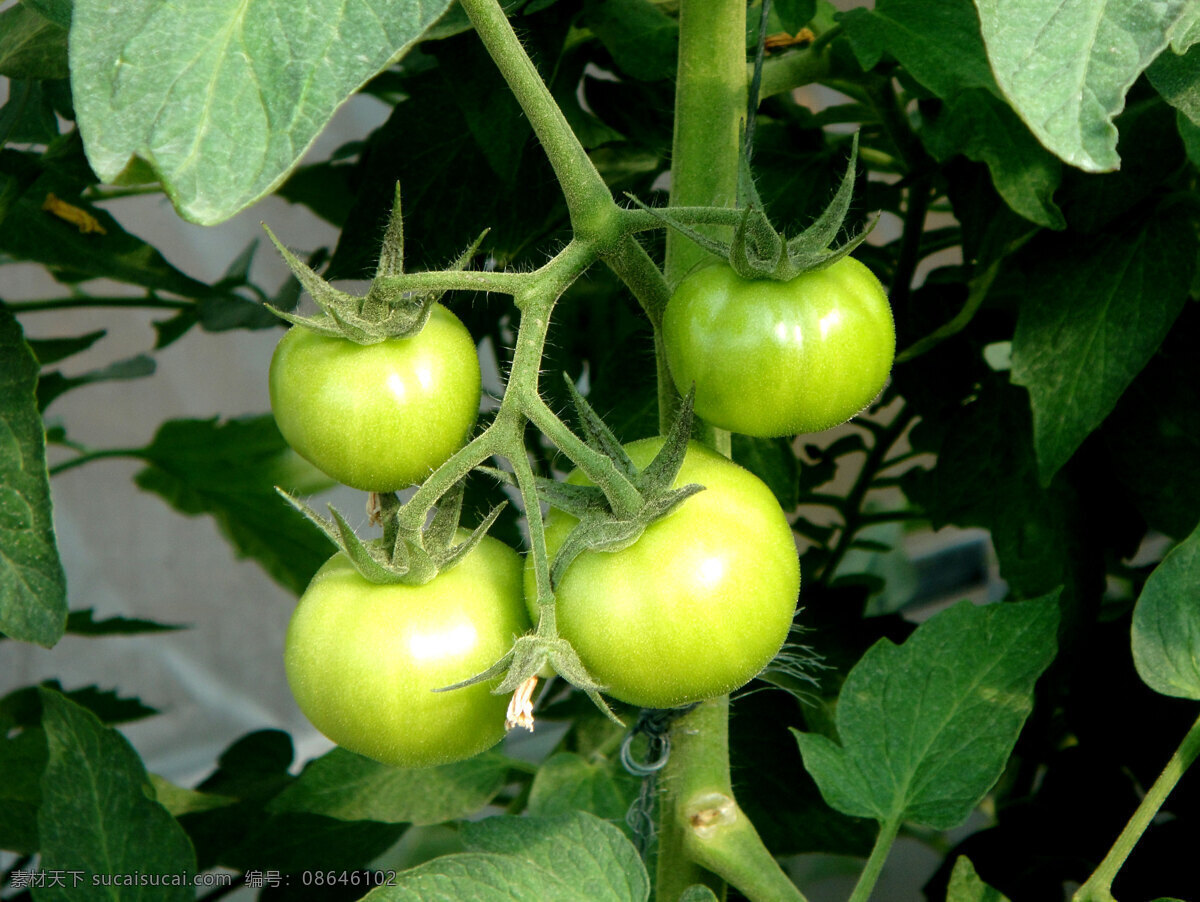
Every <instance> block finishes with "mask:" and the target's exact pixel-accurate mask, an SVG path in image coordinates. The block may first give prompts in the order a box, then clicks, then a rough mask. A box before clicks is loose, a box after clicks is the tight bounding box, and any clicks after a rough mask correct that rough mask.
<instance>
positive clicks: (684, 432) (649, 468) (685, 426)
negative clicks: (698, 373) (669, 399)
mask: <svg viewBox="0 0 1200 902" xmlns="http://www.w3.org/2000/svg"><path fill="white" fill-rule="evenodd" d="M695 399H696V386H694V385H693V386H692V387H691V388H689V389H688V391H687V394H686V395H684V396H683V398H681V399H680V401H679V408H678V409H677V410H676V411H675V419H674V420H672V421H671V428H670V429H668V430H667V434H666V437H665V438H664V440H663V446H662V447H661V448H659V449H658V453H657V454H655V455H654V460H652V461H650V463H648V464H646V467H645V469H643V470H642V472H641V473H639V474H638V475H637V477H636V478H635V479H634V485H635V486H637V488H638V491H640V492H642V494H643V495H647V494H658V493H663V492H666V491H668V490H669V489H670V488H671V486H672V485H674V483H675V477H676V476H678V475H679V471H680V469H681V468H682V467H683V459H684V457H686V456H687V447H688V441H689V440H690V439H691V437H692V408H693V404H694V403H695Z"/></svg>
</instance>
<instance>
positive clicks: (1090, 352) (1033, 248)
mask: <svg viewBox="0 0 1200 902" xmlns="http://www.w3.org/2000/svg"><path fill="white" fill-rule="evenodd" d="M1028 249H1029V250H1030V255H1029V257H1028V258H1024V257H1023V258H1022V259H1023V260H1025V261H1027V262H1026V265H1025V267H1024V269H1023V274H1024V277H1025V293H1024V294H1023V296H1022V297H1021V300H1020V311H1019V313H1018V316H1017V327H1016V333H1015V334H1014V336H1013V345H1012V380H1013V382H1014V383H1016V384H1017V385H1023V386H1025V387H1026V388H1028V389H1029V395H1030V404H1031V407H1032V409H1033V432H1034V448H1035V450H1036V452H1037V459H1038V472H1039V476H1040V478H1041V481H1042V484H1043V485H1046V484H1048V483H1049V481H1050V478H1051V477H1052V476H1053V475H1054V474H1055V473H1056V472H1057V471H1058V469H1059V468H1060V467H1061V466H1062V465H1063V464H1065V463H1066V462H1067V461H1068V460H1069V459H1070V458H1071V456H1072V455H1073V454H1074V453H1075V450H1076V448H1078V447H1079V445H1080V444H1081V443H1082V442H1083V440H1084V439H1085V438H1087V436H1088V435H1089V434H1091V432H1092V431H1093V430H1094V429H1096V428H1097V427H1098V426H1099V425H1100V423H1101V422H1102V421H1103V420H1104V418H1105V417H1106V416H1107V415H1108V413H1109V411H1111V410H1112V409H1113V406H1114V405H1115V404H1116V403H1117V399H1118V398H1120V396H1121V393H1122V392H1124V391H1125V389H1126V387H1128V385H1129V384H1130V382H1132V381H1133V379H1134V377H1135V376H1136V375H1137V374H1138V373H1139V372H1140V371H1141V369H1142V368H1143V367H1144V366H1145V365H1146V362H1147V361H1148V360H1149V359H1150V356H1151V355H1152V354H1153V353H1154V351H1155V349H1156V348H1157V347H1158V346H1159V344H1160V343H1161V342H1162V340H1163V338H1164V337H1165V336H1166V334H1167V332H1168V331H1169V330H1170V328H1171V324H1172V323H1173V322H1174V321H1175V318H1176V316H1178V315H1179V312H1180V310H1182V309H1183V304H1184V302H1185V301H1186V300H1187V295H1188V290H1189V288H1190V287H1191V283H1192V272H1193V270H1194V269H1195V263H1196V238H1195V235H1194V234H1193V233H1192V231H1191V227H1190V225H1189V224H1188V221H1187V218H1186V217H1185V216H1183V215H1182V214H1181V213H1180V212H1179V211H1177V210H1176V211H1163V212H1160V213H1158V214H1157V215H1154V216H1152V217H1150V218H1149V219H1148V220H1147V221H1143V222H1136V221H1135V222H1133V223H1131V224H1130V225H1129V226H1127V227H1125V228H1124V229H1120V230H1117V231H1111V232H1108V233H1105V234H1103V235H1099V236H1095V235H1087V236H1077V235H1070V236H1065V237H1063V238H1061V239H1057V238H1047V239H1046V240H1044V241H1037V242H1035V243H1033V244H1031V245H1029V246H1028Z"/></svg>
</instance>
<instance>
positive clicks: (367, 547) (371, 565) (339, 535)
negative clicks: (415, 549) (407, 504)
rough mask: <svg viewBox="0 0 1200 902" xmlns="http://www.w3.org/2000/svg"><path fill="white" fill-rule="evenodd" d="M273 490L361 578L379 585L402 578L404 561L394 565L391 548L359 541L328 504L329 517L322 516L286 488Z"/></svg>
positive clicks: (392, 583) (406, 570)
mask: <svg viewBox="0 0 1200 902" xmlns="http://www.w3.org/2000/svg"><path fill="white" fill-rule="evenodd" d="M275 491H277V492H278V493H279V494H280V495H282V496H283V498H284V499H285V500H286V501H287V502H288V503H289V504H290V505H292V507H294V508H296V510H298V511H300V513H302V514H304V516H305V517H307V518H308V519H309V520H310V521H312V523H314V524H315V525H316V526H317V528H318V529H320V530H321V532H323V533H324V534H325V536H326V537H327V538H328V539H329V541H330V542H332V543H333V544H334V546H335V547H336V548H337V549H338V551H340V552H342V554H344V555H346V557H348V558H349V559H350V562H351V563H352V564H353V565H354V569H355V570H357V571H358V572H359V573H360V574H361V575H362V577H363V578H364V579H366V580H369V581H370V582H373V583H378V584H380V585H396V584H399V583H402V582H404V581H405V580H404V577H405V575H406V574H407V573H408V566H407V561H406V562H404V566H402V567H398V566H397V565H396V564H395V563H394V562H393V561H394V558H393V555H392V554H390V553H389V552H391V551H392V550H393V549H390V548H387V547H386V546H385V545H384V543H382V542H363V541H362V539H360V538H359V537H358V534H357V533H355V532H354V530H353V529H352V528H351V527H350V524H349V523H347V522H346V520H345V518H344V517H342V515H341V514H340V513H338V512H337V510H335V509H334V507H333V506H332V505H330V507H329V512H330V514H331V515H332V519H326V518H325V517H322V516H321V515H320V514H318V513H317V512H316V511H314V510H313V509H312V508H311V507H309V506H308V505H307V504H305V503H304V502H303V501H301V500H300V499H299V498H297V497H296V496H295V495H293V494H292V493H291V492H289V491H287V490H286V489H283V488H280V487H279V486H276V487H275Z"/></svg>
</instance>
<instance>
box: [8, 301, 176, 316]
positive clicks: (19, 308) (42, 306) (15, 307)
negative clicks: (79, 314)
mask: <svg viewBox="0 0 1200 902" xmlns="http://www.w3.org/2000/svg"><path fill="white" fill-rule="evenodd" d="M5 306H7V307H8V309H9V310H10V311H11V312H12V313H39V312H42V311H45V310H78V309H81V308H85V307H143V308H148V309H151V310H191V309H192V308H193V307H195V306H196V305H195V304H194V303H193V302H191V301H168V300H164V299H162V298H93V297H86V298H47V299H46V300H39V301H11V302H9V303H8V304H6V305H5Z"/></svg>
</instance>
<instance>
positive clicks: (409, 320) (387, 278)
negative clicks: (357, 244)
mask: <svg viewBox="0 0 1200 902" xmlns="http://www.w3.org/2000/svg"><path fill="white" fill-rule="evenodd" d="M263 228H264V229H265V230H266V233H267V237H269V238H270V239H271V242H272V243H273V244H274V245H275V247H276V248H277V249H278V251H279V253H280V254H282V255H283V259H284V262H285V263H287V265H288V269H290V270H291V271H292V274H293V275H294V276H295V277H296V279H297V280H298V281H299V282H300V285H301V286H302V287H303V288H304V289H305V290H306V291H307V292H308V293H309V295H311V297H312V299H313V300H314V301H315V302H316V304H317V306H318V307H320V308H321V313H319V314H317V315H316V316H300V315H298V314H295V313H289V312H288V311H286V310H280V309H279V308H277V307H274V306H272V305H271V304H267V305H266V307H267V309H268V310H270V311H271V312H272V313H274V314H275V315H276V316H278V317H279V318H280V319H283V320H286V321H287V322H289V323H292V324H293V325H298V326H303V327H305V328H306V329H311V330H312V331H314V332H316V333H318V334H320V335H325V336H329V337H331V338H344V339H348V340H349V341H353V342H355V343H356V344H360V345H372V344H379V343H380V342H383V341H386V340H387V339H389V338H411V337H412V336H414V335H416V334H417V333H419V332H420V331H421V330H422V329H423V328H424V327H425V323H426V322H427V321H428V319H429V314H430V312H431V311H432V310H433V305H434V304H435V303H437V302H438V301H439V300H441V298H442V296H443V295H444V294H445V292H444V291H424V292H410V291H404V290H402V289H398V288H397V287H396V286H395V284H394V279H395V277H396V276H400V275H403V274H404V224H403V217H402V215H401V212H400V186H399V184H397V185H396V196H395V199H394V201H393V204H392V212H391V216H390V217H389V219H388V225H387V229H386V231H385V232H384V236H383V247H382V249H381V250H380V253H379V265H378V267H377V268H376V270H375V278H374V280H373V281H372V282H371V287H370V288H369V289H368V290H367V293H366V295H364V296H362V297H359V296H357V295H352V294H349V293H347V292H345V291H340V290H338V289H337V288H334V287H333V286H332V285H330V284H329V282H327V281H326V280H325V279H323V278H321V277H320V276H319V275H317V274H316V273H315V272H314V271H313V269H312V268H311V267H310V266H309V265H308V264H307V263H305V262H304V261H303V260H301V259H299V258H298V257H297V256H296V255H295V254H293V253H292V252H291V251H289V250H288V249H287V248H286V247H284V245H283V244H282V243H281V242H280V241H279V239H278V238H276V237H275V235H274V233H273V232H272V231H271V230H270V229H269V228H267V226H266V224H265V223H264V224H263ZM485 235H487V231H486V230H485V231H484V232H483V234H481V235H480V236H479V237H478V238H477V239H475V241H474V243H472V244H471V246H470V247H469V248H467V249H466V251H464V252H463V253H462V255H461V256H459V258H458V259H457V260H455V261H454V263H453V264H451V265H450V267H449V269H450V270H452V271H460V270H464V269H466V267H467V264H468V263H470V262H471V259H472V258H473V257H474V256H475V252H476V251H478V250H479V245H480V244H481V243H482V242H483V239H484V236H485Z"/></svg>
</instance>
